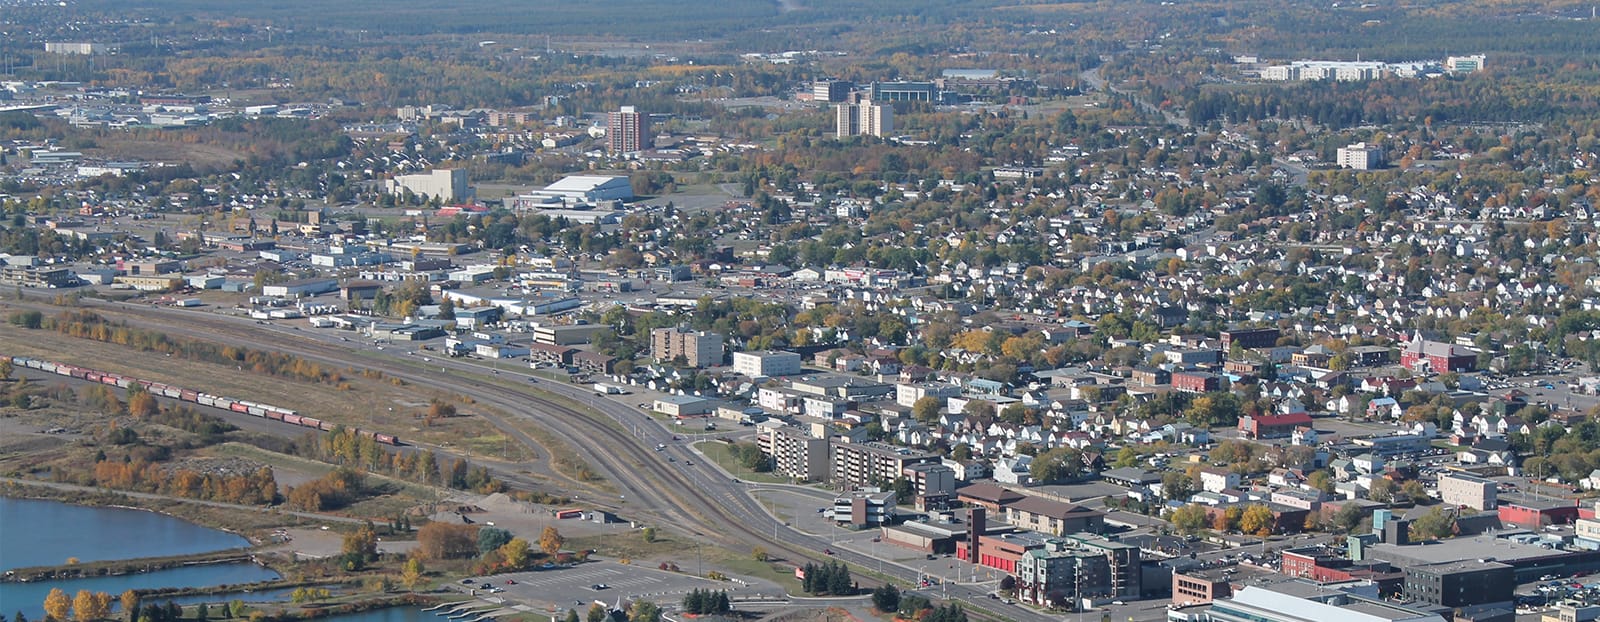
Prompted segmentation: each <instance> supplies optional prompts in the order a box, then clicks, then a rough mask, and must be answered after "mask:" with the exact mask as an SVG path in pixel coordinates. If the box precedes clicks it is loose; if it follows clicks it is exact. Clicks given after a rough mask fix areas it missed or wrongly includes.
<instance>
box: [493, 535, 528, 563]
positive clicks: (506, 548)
mask: <svg viewBox="0 0 1600 622" xmlns="http://www.w3.org/2000/svg"><path fill="white" fill-rule="evenodd" d="M532 552H533V545H531V544H528V541H527V540H523V539H522V538H512V539H511V541H510V542H507V543H505V545H503V546H501V547H500V557H501V559H504V560H506V565H507V566H510V567H512V568H518V569H520V568H523V567H525V566H527V565H528V560H529V559H531V558H532V557H533V555H532Z"/></svg>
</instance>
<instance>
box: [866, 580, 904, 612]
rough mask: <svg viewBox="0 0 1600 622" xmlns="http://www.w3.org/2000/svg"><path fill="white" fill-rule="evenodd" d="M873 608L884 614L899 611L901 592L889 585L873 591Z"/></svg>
mask: <svg viewBox="0 0 1600 622" xmlns="http://www.w3.org/2000/svg"><path fill="white" fill-rule="evenodd" d="M872 606H873V607H875V608H877V610H878V611H883V612H889V611H899V610H900V590H899V589H898V588H896V587H895V586H894V585H891V584H888V583H885V584H883V585H882V586H881V587H879V588H878V589H875V590H872Z"/></svg>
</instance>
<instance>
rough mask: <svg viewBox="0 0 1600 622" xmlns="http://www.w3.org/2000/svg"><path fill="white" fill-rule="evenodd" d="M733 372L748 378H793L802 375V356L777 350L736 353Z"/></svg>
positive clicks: (734, 354)
mask: <svg viewBox="0 0 1600 622" xmlns="http://www.w3.org/2000/svg"><path fill="white" fill-rule="evenodd" d="M733 371H734V373H736V374H740V375H743V376H745V377H746V378H770V377H773V376H793V375H795V374H798V373H800V355H799V354H797V353H794V352H781V351H776V350H763V351H760V352H734V353H733Z"/></svg>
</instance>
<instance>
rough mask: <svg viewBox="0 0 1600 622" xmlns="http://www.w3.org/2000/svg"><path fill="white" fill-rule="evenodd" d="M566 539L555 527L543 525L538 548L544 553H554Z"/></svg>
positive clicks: (559, 549) (558, 550)
mask: <svg viewBox="0 0 1600 622" xmlns="http://www.w3.org/2000/svg"><path fill="white" fill-rule="evenodd" d="M566 541H567V539H566V538H563V537H561V532H560V531H557V530H556V528H555V527H545V528H544V532H543V533H540V534H539V550H541V551H544V554H545V555H555V554H556V553H558V552H560V551H561V545H562V544H565V543H566Z"/></svg>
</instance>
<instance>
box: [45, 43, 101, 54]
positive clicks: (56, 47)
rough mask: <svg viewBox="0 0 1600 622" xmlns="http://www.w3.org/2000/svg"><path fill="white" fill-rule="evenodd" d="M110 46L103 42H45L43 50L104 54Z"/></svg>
mask: <svg viewBox="0 0 1600 622" xmlns="http://www.w3.org/2000/svg"><path fill="white" fill-rule="evenodd" d="M111 50H112V47H111V46H109V45H106V44H104V43H45V44H44V51H46V52H49V53H51V54H82V55H85V56H89V55H94V54H106V53H109V52H111Z"/></svg>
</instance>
